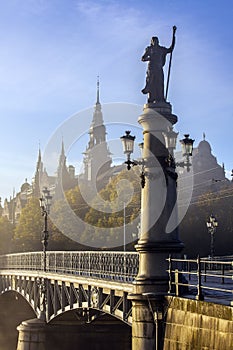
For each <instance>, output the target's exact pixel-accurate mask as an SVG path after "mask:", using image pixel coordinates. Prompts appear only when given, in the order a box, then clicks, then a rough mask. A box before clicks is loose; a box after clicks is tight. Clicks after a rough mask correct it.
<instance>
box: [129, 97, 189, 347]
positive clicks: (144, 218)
mask: <svg viewBox="0 0 233 350" xmlns="http://www.w3.org/2000/svg"><path fill="white" fill-rule="evenodd" d="M138 122H139V124H141V125H142V127H143V135H144V148H143V160H144V163H145V164H144V167H145V168H144V174H145V187H144V188H143V189H142V196H141V198H142V202H141V237H140V239H139V241H138V244H137V245H136V247H135V248H136V250H137V251H138V252H139V271H138V275H137V277H136V279H135V282H134V290H133V294H132V295H131V296H130V299H131V300H132V306H133V309H132V310H133V311H132V314H133V317H132V350H138V349H140V350H151V349H156V350H162V347H163V327H162V322H163V315H164V309H165V295H166V294H167V293H168V282H169V281H168V272H167V269H168V264H167V260H166V259H167V258H168V256H169V254H171V253H179V252H180V251H181V250H182V248H183V244H182V243H181V241H180V240H179V235H178V227H177V226H178V225H177V221H178V220H177V211H176V200H177V193H176V178H177V175H176V172H175V168H174V167H172V166H170V165H169V159H170V158H169V152H168V149H167V148H166V144H165V138H164V134H165V133H167V132H168V131H169V129H170V128H171V127H172V126H173V124H175V123H176V122H177V117H176V116H175V115H173V114H172V112H171V105H170V103H167V102H162V103H148V104H146V105H145V106H144V110H143V114H142V115H141V116H140V117H139V119H138Z"/></svg>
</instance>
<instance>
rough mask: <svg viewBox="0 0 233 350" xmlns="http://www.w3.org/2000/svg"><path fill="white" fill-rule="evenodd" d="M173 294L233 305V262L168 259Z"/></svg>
mask: <svg viewBox="0 0 233 350" xmlns="http://www.w3.org/2000/svg"><path fill="white" fill-rule="evenodd" d="M168 273H169V293H174V294H175V295H176V296H181V295H186V294H189V295H190V294H191V295H192V294H193V295H195V297H196V299H197V300H204V299H208V298H210V299H211V298H212V299H213V300H214V301H215V302H221V301H223V300H224V301H226V302H229V303H230V304H231V305H232V301H233V260H230V259H229V257H226V258H223V257H222V258H221V257H220V258H214V259H207V258H200V257H198V258H197V259H176V258H171V257H169V258H168Z"/></svg>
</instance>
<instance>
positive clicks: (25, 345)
mask: <svg viewBox="0 0 233 350" xmlns="http://www.w3.org/2000/svg"><path fill="white" fill-rule="evenodd" d="M45 328H46V322H45V321H43V320H40V319H39V318H34V319H32V320H27V321H23V322H22V323H21V324H20V325H19V326H18V327H17V330H18V332H19V336H18V344H17V350H45V341H46V334H45Z"/></svg>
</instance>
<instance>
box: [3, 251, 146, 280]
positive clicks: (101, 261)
mask: <svg viewBox="0 0 233 350" xmlns="http://www.w3.org/2000/svg"><path fill="white" fill-rule="evenodd" d="M138 265H139V255H138V253H136V252H107V251H103V252H90V251H82V252H77V251H74V252H71V251H67V252H66V251H65V252H62V251H49V252H47V259H46V271H47V272H51V273H60V274H72V275H78V276H85V277H93V278H101V279H108V280H116V281H122V282H132V281H133V280H134V278H135V276H136V275H137V272H138ZM0 269H6V270H11V269H12V270H31V271H34V270H36V271H43V253H42V252H34V253H17V254H7V255H1V256H0Z"/></svg>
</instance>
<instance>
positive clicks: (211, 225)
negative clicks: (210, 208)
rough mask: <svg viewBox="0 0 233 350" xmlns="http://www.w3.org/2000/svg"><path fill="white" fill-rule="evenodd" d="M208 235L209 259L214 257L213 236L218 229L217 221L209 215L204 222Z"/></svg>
mask: <svg viewBox="0 0 233 350" xmlns="http://www.w3.org/2000/svg"><path fill="white" fill-rule="evenodd" d="M206 226H207V229H208V233H209V234H210V257H211V259H213V257H214V235H215V233H216V230H217V227H218V221H217V219H216V218H215V216H214V215H213V214H211V215H210V217H209V219H208V221H207V222H206Z"/></svg>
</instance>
